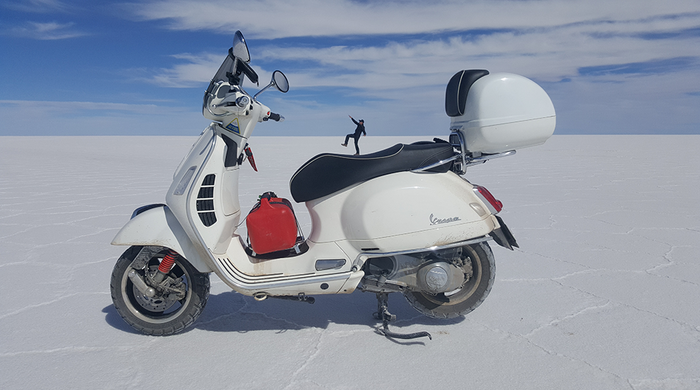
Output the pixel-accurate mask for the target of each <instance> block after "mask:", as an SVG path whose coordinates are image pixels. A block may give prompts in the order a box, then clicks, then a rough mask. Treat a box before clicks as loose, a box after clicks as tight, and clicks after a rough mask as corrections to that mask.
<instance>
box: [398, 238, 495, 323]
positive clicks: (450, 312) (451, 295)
mask: <svg viewBox="0 0 700 390" xmlns="http://www.w3.org/2000/svg"><path fill="white" fill-rule="evenodd" d="M462 260H463V262H464V265H463V266H462V268H463V269H464V272H465V275H467V276H468V280H467V282H466V283H465V284H464V285H463V286H462V287H461V288H459V289H457V290H455V291H450V292H447V293H440V294H435V295H431V294H428V293H425V292H422V291H406V292H404V294H403V295H404V297H406V299H407V300H408V302H409V303H410V304H411V306H413V308H415V309H416V310H418V311H419V312H421V313H422V314H424V315H426V316H428V317H432V318H456V317H459V316H463V315H465V314H467V313H469V312H471V311H472V310H474V309H476V308H477V307H478V306H479V305H481V303H482V302H483V301H484V299H486V296H488V295H489V292H490V291H491V287H492V286H493V281H494V278H495V276H496V263H495V260H494V257H493V252H491V248H490V247H489V245H488V244H487V243H485V242H482V243H479V244H476V245H468V246H465V247H463V249H462Z"/></svg>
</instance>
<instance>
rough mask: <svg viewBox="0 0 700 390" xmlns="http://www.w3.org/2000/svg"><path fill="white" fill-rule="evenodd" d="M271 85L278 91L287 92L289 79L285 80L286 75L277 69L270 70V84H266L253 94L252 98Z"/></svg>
mask: <svg viewBox="0 0 700 390" xmlns="http://www.w3.org/2000/svg"><path fill="white" fill-rule="evenodd" d="M273 86H274V87H275V88H277V90H278V91H280V92H282V93H287V91H289V80H287V76H285V75H284V73H282V72H280V71H279V70H276V71H274V72H272V80H270V84H267V85H266V86H265V88H263V89H261V90H260V91H259V92H258V93H256V94H255V96H253V99H255V98H257V97H258V95H260V94H261V93H263V92H264V91H265V90H266V89H268V88H270V87H273Z"/></svg>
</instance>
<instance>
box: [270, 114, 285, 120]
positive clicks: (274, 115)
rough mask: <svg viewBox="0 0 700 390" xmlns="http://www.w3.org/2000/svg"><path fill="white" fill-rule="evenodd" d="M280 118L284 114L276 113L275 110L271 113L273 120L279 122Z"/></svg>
mask: <svg viewBox="0 0 700 390" xmlns="http://www.w3.org/2000/svg"><path fill="white" fill-rule="evenodd" d="M280 118H282V116H281V115H280V114H277V113H274V112H271V113H270V119H272V120H273V121H275V122H279V121H280Z"/></svg>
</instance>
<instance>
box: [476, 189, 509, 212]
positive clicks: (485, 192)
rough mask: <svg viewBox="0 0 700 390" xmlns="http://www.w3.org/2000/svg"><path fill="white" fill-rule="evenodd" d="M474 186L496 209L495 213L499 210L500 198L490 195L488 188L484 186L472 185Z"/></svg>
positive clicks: (500, 206)
mask: <svg viewBox="0 0 700 390" xmlns="http://www.w3.org/2000/svg"><path fill="white" fill-rule="evenodd" d="M474 188H476V190H477V191H479V193H480V194H481V196H483V197H484V199H486V200H487V201H488V202H489V203H491V206H493V208H494V209H496V212H497V213H500V212H501V210H502V209H503V203H502V202H501V201H500V200H498V199H496V198H494V196H493V195H491V193H490V192H489V190H487V189H486V187H482V186H474Z"/></svg>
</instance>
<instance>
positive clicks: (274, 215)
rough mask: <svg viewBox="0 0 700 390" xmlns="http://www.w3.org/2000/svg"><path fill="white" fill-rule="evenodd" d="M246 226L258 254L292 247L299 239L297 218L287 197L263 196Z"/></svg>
mask: <svg viewBox="0 0 700 390" xmlns="http://www.w3.org/2000/svg"><path fill="white" fill-rule="evenodd" d="M246 227H247V229H248V239H249V240H250V246H251V247H252V248H253V251H254V252H255V253H258V254H265V253H271V252H277V251H281V250H285V249H290V248H292V247H293V246H294V244H295V243H296V241H297V220H296V216H295V215H294V210H293V209H292V204H291V202H289V200H287V199H283V198H275V197H266V196H263V197H262V198H261V199H260V203H259V204H257V205H256V206H255V207H253V210H251V211H250V213H249V214H248V217H247V218H246Z"/></svg>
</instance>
